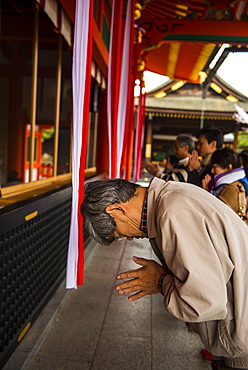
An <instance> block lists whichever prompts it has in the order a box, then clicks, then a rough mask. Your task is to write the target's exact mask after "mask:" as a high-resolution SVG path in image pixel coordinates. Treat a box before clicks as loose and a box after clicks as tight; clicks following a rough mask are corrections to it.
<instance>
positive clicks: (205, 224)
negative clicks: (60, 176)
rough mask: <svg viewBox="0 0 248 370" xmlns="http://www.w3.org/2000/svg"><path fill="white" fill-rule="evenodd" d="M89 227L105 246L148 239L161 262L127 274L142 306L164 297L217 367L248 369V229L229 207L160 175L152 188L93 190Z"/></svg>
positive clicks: (113, 185) (117, 184)
mask: <svg viewBox="0 0 248 370" xmlns="http://www.w3.org/2000/svg"><path fill="white" fill-rule="evenodd" d="M82 213H83V216H84V218H85V226H86V228H87V230H88V232H89V234H90V235H91V236H92V237H93V238H94V239H95V240H96V241H97V242H98V243H100V244H104V245H108V244H111V243H112V242H113V241H115V240H118V239H122V238H127V239H129V240H132V239H133V238H142V237H148V238H149V240H150V243H151V245H152V248H153V250H154V252H155V253H156V254H157V256H158V257H159V259H160V261H161V264H158V263H157V262H155V261H152V260H146V259H143V258H137V257H134V261H135V262H136V263H137V264H139V265H141V266H142V267H141V268H139V269H137V270H132V271H128V272H124V273H121V274H120V275H118V276H117V279H126V278H130V279H131V280H128V281H126V282H124V283H120V284H118V285H117V286H116V290H117V291H118V293H119V294H130V293H131V295H130V296H129V298H128V299H129V300H130V301H134V300H136V299H139V298H141V297H143V296H145V295H147V294H155V293H159V292H160V293H162V294H163V295H164V305H165V308H166V310H167V311H168V312H170V313H171V314H172V315H173V316H175V317H177V318H178V319H180V320H182V321H185V322H190V326H191V327H192V328H193V329H194V330H195V331H196V332H197V333H198V334H199V335H200V337H201V339H202V342H203V344H204V345H205V348H207V349H208V351H210V352H211V353H212V355H213V358H214V360H213V363H212V367H213V368H214V369H226V368H234V369H235V368H236V369H247V368H248V294H247V282H248V275H247V273H248V228H247V226H246V225H245V223H244V222H243V221H242V220H241V219H239V217H238V216H237V215H236V214H235V212H233V211H232V210H231V209H230V208H229V207H228V206H226V205H225V204H224V203H222V202H221V201H220V200H219V199H217V198H216V197H213V196H212V195H211V194H209V193H208V192H206V191H204V190H202V189H201V188H198V187H195V186H194V185H191V184H184V183H180V182H168V183H166V182H164V181H163V180H160V179H157V178H154V179H153V180H152V181H151V183H150V185H149V187H148V188H144V187H141V186H138V185H136V184H134V183H131V182H129V181H126V180H121V179H106V180H98V181H93V182H90V183H88V184H86V186H85V199H84V202H83V204H82Z"/></svg>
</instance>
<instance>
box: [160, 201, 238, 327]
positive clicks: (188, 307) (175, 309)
mask: <svg viewBox="0 0 248 370" xmlns="http://www.w3.org/2000/svg"><path fill="white" fill-rule="evenodd" d="M159 224H160V230H161V235H160V237H159V239H160V241H161V243H162V253H163V257H164V259H165V261H166V264H167V266H168V269H169V270H170V271H171V273H170V274H168V275H167V276H166V277H165V278H164V281H163V293H164V305H165V307H166V309H167V310H168V311H169V312H170V313H171V314H172V315H173V316H175V317H177V318H178V319H180V320H182V321H188V322H201V321H207V320H219V319H224V318H225V316H226V313H227V309H226V304H227V292H226V284H227V281H228V279H229V278H230V274H231V271H232V269H233V266H232V264H231V263H230V266H228V267H227V269H226V270H228V273H226V274H225V273H223V264H222V263H221V252H217V251H216V245H215V240H218V238H217V237H216V239H215V237H212V236H213V235H212V234H214V232H215V231H214V230H211V227H210V226H209V225H208V222H207V220H206V219H204V218H201V217H200V215H199V217H197V212H196V211H195V210H194V209H193V208H192V209H191V210H185V209H184V208H183V206H182V209H180V210H179V209H178V211H177V212H174V213H173V214H168V213H167V212H164V213H163V214H162V215H161V217H160V218H159ZM168 235H169V237H168ZM220 243H223V241H222V240H221V241H220ZM223 247H224V244H223ZM225 248H226V246H225ZM227 265H228V263H227Z"/></svg>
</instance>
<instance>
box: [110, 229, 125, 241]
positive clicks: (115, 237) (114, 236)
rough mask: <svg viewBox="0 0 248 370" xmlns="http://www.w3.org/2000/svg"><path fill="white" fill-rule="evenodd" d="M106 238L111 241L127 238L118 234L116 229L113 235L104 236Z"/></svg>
mask: <svg viewBox="0 0 248 370" xmlns="http://www.w3.org/2000/svg"><path fill="white" fill-rule="evenodd" d="M106 239H110V240H112V241H113V242H114V241H115V242H119V241H120V240H124V239H127V237H126V236H122V235H120V234H119V233H118V232H117V231H114V233H113V236H106Z"/></svg>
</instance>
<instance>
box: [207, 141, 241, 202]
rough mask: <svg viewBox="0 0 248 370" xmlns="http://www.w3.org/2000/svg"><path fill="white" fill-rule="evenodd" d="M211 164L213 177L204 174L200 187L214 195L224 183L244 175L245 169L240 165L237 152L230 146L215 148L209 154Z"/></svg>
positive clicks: (237, 179) (236, 179)
mask: <svg viewBox="0 0 248 370" xmlns="http://www.w3.org/2000/svg"><path fill="white" fill-rule="evenodd" d="M211 165H212V171H211V172H212V173H213V175H214V177H213V178H212V177H211V176H210V175H208V174H207V175H205V178H204V179H203V180H202V187H203V189H205V190H207V191H210V192H211V193H212V194H213V195H216V194H217V193H218V191H220V190H221V189H222V188H223V186H224V185H226V184H231V183H232V182H234V181H240V179H243V178H244V177H245V170H244V169H243V168H241V167H240V162H239V158H238V154H237V153H236V152H235V151H234V150H232V149H230V148H222V149H217V150H216V151H215V152H214V153H213V154H212V156H211ZM247 190H248V188H247Z"/></svg>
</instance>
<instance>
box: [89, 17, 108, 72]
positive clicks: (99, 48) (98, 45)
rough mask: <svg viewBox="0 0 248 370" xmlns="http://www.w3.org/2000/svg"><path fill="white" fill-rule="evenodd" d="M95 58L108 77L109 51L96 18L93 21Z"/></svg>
mask: <svg viewBox="0 0 248 370" xmlns="http://www.w3.org/2000/svg"><path fill="white" fill-rule="evenodd" d="M93 59H94V60H95V61H96V63H97V65H98V67H99V68H100V69H101V71H102V73H103V74H104V75H105V77H106V76H107V68H108V59H109V53H108V50H107V48H106V45H105V43H104V41H103V39H102V35H101V33H100V31H99V29H98V27H97V24H96V22H95V20H94V21H93Z"/></svg>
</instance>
